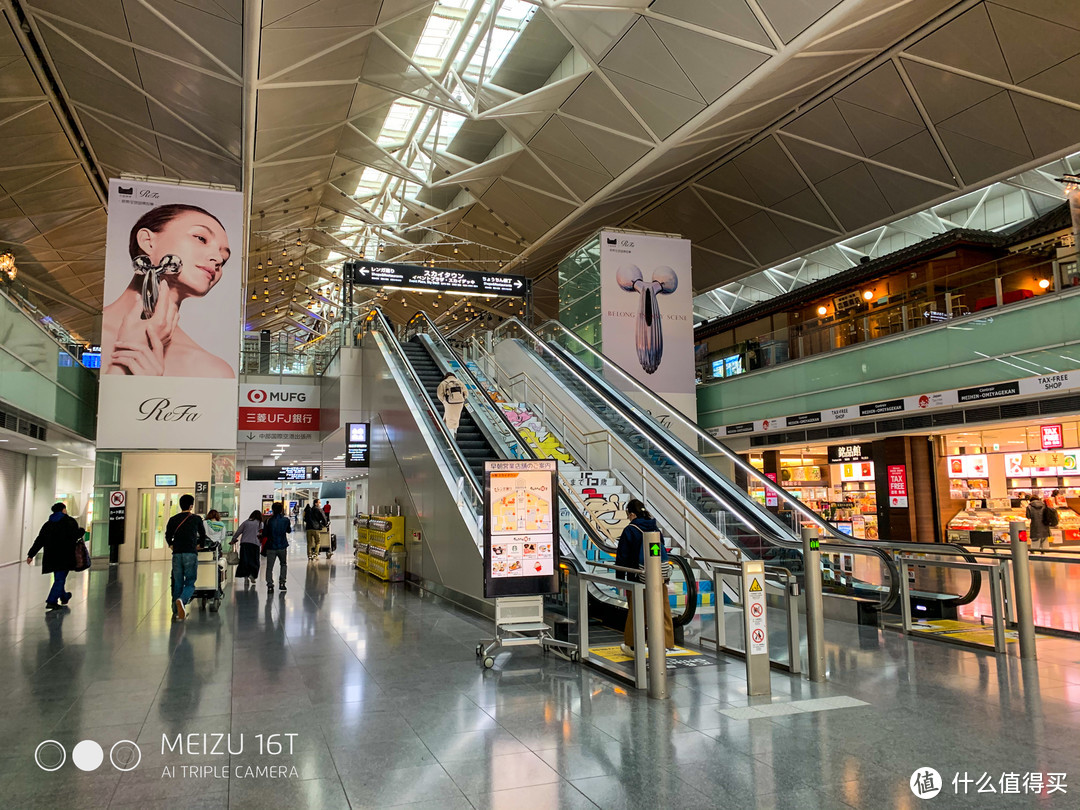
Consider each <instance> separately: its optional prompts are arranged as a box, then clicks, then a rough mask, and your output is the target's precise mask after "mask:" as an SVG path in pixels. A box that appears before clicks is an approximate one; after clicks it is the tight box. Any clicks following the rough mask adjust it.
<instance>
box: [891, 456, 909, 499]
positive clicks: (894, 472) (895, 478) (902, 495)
mask: <svg viewBox="0 0 1080 810" xmlns="http://www.w3.org/2000/svg"><path fill="white" fill-rule="evenodd" d="M887 472H888V476H889V506H891V507H893V508H897V509H899V508H906V507H907V505H908V494H907V466H906V465H904V464H890V465H889V466H888V468H887Z"/></svg>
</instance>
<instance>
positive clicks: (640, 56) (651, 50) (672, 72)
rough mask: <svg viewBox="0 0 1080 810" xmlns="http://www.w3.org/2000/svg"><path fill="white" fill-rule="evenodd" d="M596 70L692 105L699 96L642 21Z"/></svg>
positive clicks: (624, 37) (691, 83)
mask: <svg viewBox="0 0 1080 810" xmlns="http://www.w3.org/2000/svg"><path fill="white" fill-rule="evenodd" d="M600 67H602V68H603V69H604V70H606V71H608V72H609V73H610V72H614V73H620V74H622V75H623V76H628V77H630V78H631V79H637V80H638V81H642V82H646V83H648V84H651V85H652V86H653V87H657V88H659V89H661V90H665V91H667V92H668V93H674V94H676V95H680V96H682V97H683V98H686V99H691V100H693V101H701V100H702V99H701V94H700V93H698V91H697V89H696V88H695V87H694V84H693V82H691V81H690V79H689V77H687V75H686V74H685V73H684V72H683V70H682V68H680V67H679V63H678V62H676V61H675V58H674V57H673V56H672V55H671V52H670V51H668V49H667V48H666V47H665V46H664V43H663V42H662V41H661V40H660V38H659V37H658V36H657V35H656V32H654V31H653V29H652V28H651V27H649V24H648V22H646V21H645V20H644V19H641V20H638V21H637V22H636V23H634V25H633V26H631V28H630V30H629V31H627V32H626V34H625V35H624V36H623V38H622V39H620V40H619V42H618V44H616V45H615V47H614V48H612V49H611V51H610V52H609V53H608V55H607V56H605V57H604V58H603V60H602V61H601V62H600Z"/></svg>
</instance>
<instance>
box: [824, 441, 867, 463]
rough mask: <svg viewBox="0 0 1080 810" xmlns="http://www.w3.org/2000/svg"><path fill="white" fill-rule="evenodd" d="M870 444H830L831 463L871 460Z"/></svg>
mask: <svg viewBox="0 0 1080 810" xmlns="http://www.w3.org/2000/svg"><path fill="white" fill-rule="evenodd" d="M871 458H872V456H871V455H870V445H869V444H861V443H856V444H830V445H829V463H830V464H843V463H844V462H847V461H870V460H871Z"/></svg>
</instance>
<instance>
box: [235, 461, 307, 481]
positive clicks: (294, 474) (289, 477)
mask: <svg viewBox="0 0 1080 810" xmlns="http://www.w3.org/2000/svg"><path fill="white" fill-rule="evenodd" d="M321 479H322V467H321V466H319V465H318V464H313V465H311V466H309V467H304V466H293V467H256V466H251V467H248V468H247V480H248V481H319V480H321Z"/></svg>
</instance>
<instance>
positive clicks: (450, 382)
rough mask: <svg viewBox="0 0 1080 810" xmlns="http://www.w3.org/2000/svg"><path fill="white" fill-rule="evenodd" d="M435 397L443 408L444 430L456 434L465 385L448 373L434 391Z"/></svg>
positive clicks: (463, 400)
mask: <svg viewBox="0 0 1080 810" xmlns="http://www.w3.org/2000/svg"><path fill="white" fill-rule="evenodd" d="M435 395H436V396H437V397H438V398H439V402H441V403H442V406H443V421H444V422H446V429H447V430H449V431H450V432H451V433H457V429H458V425H459V424H460V423H461V409H462V408H463V407H465V384H464V383H462V382H461V380H459V379H458V378H457V377H455V376H454V372H452V371H448V372H446V376H445V377H443V378H442V382H440V383H439V387H438V388H437V389H436V390H435Z"/></svg>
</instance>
